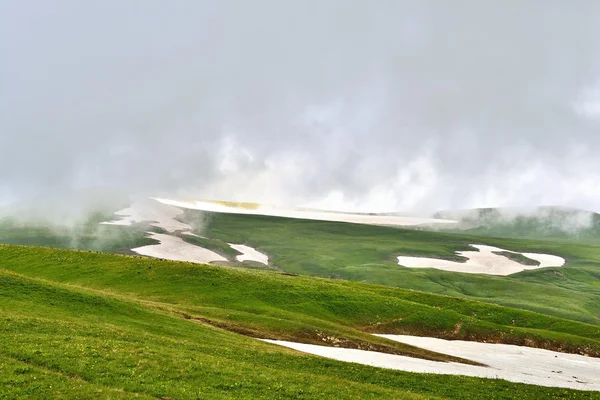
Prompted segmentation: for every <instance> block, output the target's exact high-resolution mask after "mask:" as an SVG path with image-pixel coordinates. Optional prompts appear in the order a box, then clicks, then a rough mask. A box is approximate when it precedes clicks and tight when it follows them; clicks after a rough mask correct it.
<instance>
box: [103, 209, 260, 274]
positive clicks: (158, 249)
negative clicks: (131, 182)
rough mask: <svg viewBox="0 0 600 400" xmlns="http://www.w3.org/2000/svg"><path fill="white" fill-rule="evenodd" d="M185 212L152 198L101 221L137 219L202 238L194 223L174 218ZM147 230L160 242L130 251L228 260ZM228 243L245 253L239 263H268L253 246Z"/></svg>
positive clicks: (127, 222)
mask: <svg viewBox="0 0 600 400" xmlns="http://www.w3.org/2000/svg"><path fill="white" fill-rule="evenodd" d="M182 213H183V211H182V210H181V209H179V208H177V207H173V206H170V205H166V204H162V203H160V202H158V201H156V200H153V199H149V200H147V201H136V202H134V203H133V204H131V206H130V207H128V208H125V209H123V210H120V211H117V212H116V213H115V214H116V215H119V216H122V217H123V218H122V219H118V220H114V221H106V222H101V224H104V225H124V226H130V225H132V224H134V223H138V222H150V225H152V226H156V227H159V228H162V229H164V230H166V231H167V232H170V233H174V232H177V231H179V232H180V233H181V234H182V235H188V236H195V237H201V236H199V235H196V234H195V233H193V232H191V230H192V227H191V226H189V225H187V224H184V223H182V222H179V221H177V220H175V217H177V216H178V215H180V214H182ZM146 233H147V234H148V236H149V237H151V238H152V239H156V240H158V241H159V244H153V245H148V246H142V247H136V248H134V249H131V251H133V252H135V253H137V254H140V255H144V256H148V257H155V258H164V259H166V260H175V261H189V262H196V263H202V264H208V263H210V262H213V261H227V259H226V258H225V257H223V256H221V255H219V254H217V253H215V252H214V251H211V250H208V249H204V248H202V247H200V246H197V245H194V244H191V243H187V242H186V241H184V240H182V239H181V238H179V237H177V236H173V235H166V234H160V233H155V232H146ZM228 244H229V246H231V247H232V248H234V249H236V250H237V251H239V252H240V253H242V254H240V255H238V256H237V257H236V258H237V260H238V261H240V262H242V261H245V260H250V261H257V262H259V263H263V264H265V265H268V264H269V257H268V256H267V255H266V254H263V253H261V252H259V251H258V250H256V249H254V248H253V247H250V246H248V245H242V244H233V243H228Z"/></svg>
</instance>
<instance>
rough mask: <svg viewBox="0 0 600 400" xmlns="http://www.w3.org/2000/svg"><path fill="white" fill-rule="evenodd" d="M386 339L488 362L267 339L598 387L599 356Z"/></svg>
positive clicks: (343, 357)
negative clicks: (430, 358)
mask: <svg viewBox="0 0 600 400" xmlns="http://www.w3.org/2000/svg"><path fill="white" fill-rule="evenodd" d="M378 336H382V337H386V338H388V339H391V340H395V341H398V342H402V343H406V344H410V345H413V346H417V347H421V348H424V349H428V350H432V351H436V352H438V353H445V354H449V355H453V356H456V357H461V358H464V359H468V360H472V361H477V362H479V363H482V364H485V365H487V366H485V367H481V366H475V365H467V364H460V363H455V362H440V361H429V360H423V359H420V358H412V357H405V356H397V355H393V354H385V353H379V352H375V351H366V350H356V349H344V348H339V347H326V346H318V345H312V344H304V343H295V342H287V341H282V340H267V339H263V340H264V341H266V342H269V343H274V344H278V345H281V346H285V347H289V348H292V349H295V350H298V351H302V352H304V353H309V354H314V355H318V356H322V357H327V358H331V359H334V360H338V361H345V362H354V363H358V364H365V365H371V366H374V367H381V368H389V369H395V370H401V371H409V372H420V373H434V374H444V375H465V376H474V377H480V378H498V379H505V380H507V381H511V382H520V383H528V384H533V385H540V386H548V387H563V388H571V389H579V390H595V391H600V373H599V371H600V358H593V357H586V356H580V355H575V354H565V353H558V352H554V351H549V350H542V349H534V348H529V347H522V346H513V345H506V344H492V343H477V342H465V341H458V340H454V341H451V340H443V339H437V338H429V337H417V336H404V335H378Z"/></svg>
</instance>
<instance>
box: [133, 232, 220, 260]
mask: <svg viewBox="0 0 600 400" xmlns="http://www.w3.org/2000/svg"><path fill="white" fill-rule="evenodd" d="M149 234H150V237H151V238H152V239H156V240H158V241H160V244H151V245H148V246H142V247H136V248H135V249H131V251H133V252H136V253H137V254H140V255H143V256H149V257H155V258H165V259H167V260H175V261H191V262H197V263H205V264H207V263H210V262H212V261H227V259H226V258H225V257H223V256H221V255H219V254H217V253H215V252H214V251H210V250H207V249H205V248H202V247H199V246H195V245H193V244H189V243H187V242H185V241H184V240H182V239H181V238H178V237H177V236H171V235H164V234H162V233H154V232H149Z"/></svg>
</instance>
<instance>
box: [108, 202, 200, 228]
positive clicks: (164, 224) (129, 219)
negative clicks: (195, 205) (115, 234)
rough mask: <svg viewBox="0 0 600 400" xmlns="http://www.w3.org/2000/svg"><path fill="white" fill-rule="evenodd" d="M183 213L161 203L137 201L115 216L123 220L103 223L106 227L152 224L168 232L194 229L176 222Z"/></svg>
mask: <svg viewBox="0 0 600 400" xmlns="http://www.w3.org/2000/svg"><path fill="white" fill-rule="evenodd" d="M182 213H183V211H182V210H180V209H179V208H176V207H171V206H169V205H165V204H162V203H159V202H157V201H155V200H147V201H136V202H134V203H133V204H131V206H130V207H128V208H125V209H123V210H119V211H117V212H116V213H115V215H119V216H122V217H123V218H121V219H118V220H114V221H106V222H101V224H104V225H124V226H129V225H132V224H134V223H137V222H145V221H148V222H151V223H150V225H152V226H156V227H158V228H162V229H164V230H166V231H168V232H175V231H179V230H190V229H192V228H191V227H190V226H189V225H187V224H184V223H182V222H179V221H176V220H175V219H174V218H175V217H176V216H178V215H180V214H182Z"/></svg>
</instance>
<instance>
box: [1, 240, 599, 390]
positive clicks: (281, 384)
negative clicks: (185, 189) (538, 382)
mask: <svg viewBox="0 0 600 400" xmlns="http://www.w3.org/2000/svg"><path fill="white" fill-rule="evenodd" d="M0 260H1V261H0V268H2V270H0V304H1V305H2V307H1V309H0V310H1V318H2V320H1V323H0V331H1V333H2V334H1V335H0V342H1V343H0V358H1V360H2V362H1V363H0V365H2V367H0V368H1V369H2V372H3V373H2V375H1V376H2V378H0V384H1V385H0V387H1V389H0V393H2V395H3V396H4V397H6V398H14V397H19V396H20V397H23V398H25V397H38V398H48V397H61V398H82V397H83V398H87V397H95V398H128V397H134V396H140V397H141V398H146V397H148V398H169V397H171V398H437V397H439V398H491V397H493V398H507V399H508V398H600V395H598V394H596V393H591V392H577V391H571V390H563V389H548V388H539V387H535V386H529V385H522V384H513V383H508V382H504V381H497V380H487V379H476V378H462V377H453V376H436V375H423V374H411V373H402V372H397V371H389V370H381V369H376V368H371V367H366V366H359V365H354V364H344V363H339V362H335V361H330V360H325V359H319V358H315V357H309V356H305V355H301V354H299V353H295V352H293V351H289V350H284V349H282V348H279V347H276V346H271V345H268V344H265V343H262V342H259V341H256V340H254V339H251V338H249V337H247V336H245V335H240V334H237V333H236V332H241V333H244V334H246V335H251V336H257V337H269V338H279V339H292V340H297V341H304V342H308V343H321V344H325V343H327V340H329V339H326V340H325V341H324V340H323V339H324V338H335V339H336V340H339V341H340V342H341V343H342V344H343V345H344V346H349V347H361V348H373V349H378V350H384V351H387V352H392V353H397V354H412V355H417V356H419V357H424V358H430V359H436V358H438V359H439V358H440V355H437V354H435V353H430V352H426V351H424V350H420V349H415V348H411V347H409V346H404V345H400V344H397V343H395V342H388V341H386V340H384V339H381V338H374V337H373V336H371V335H368V334H366V333H365V332H367V331H368V332H386V333H392V332H406V333H419V332H420V333H427V334H432V335H438V336H452V335H458V336H460V337H469V335H471V336H478V337H479V335H489V338H490V340H494V339H493V338H496V339H497V340H500V339H502V340H508V341H512V340H515V341H524V342H526V344H530V345H541V346H547V345H552V344H553V343H554V344H558V343H560V344H561V346H564V348H565V350H568V349H570V350H573V351H577V352H596V351H597V350H598V349H600V330H599V329H598V328H597V327H596V326H593V325H587V324H582V323H578V322H573V321H567V320H560V319H557V318H552V317H547V316H543V315H539V314H534V313H529V312H525V311H520V310H514V309H507V308H504V307H498V306H493V305H486V304H484V303H478V302H473V301H468V300H461V299H456V298H448V297H445V296H437V295H431V294H426V293H420V292H414V291H409V290H402V289H394V288H389V287H383V286H378V285H369V284H361V283H353V282H345V281H340V280H331V279H315V278H308V277H301V276H289V275H284V274H281V273H277V272H266V271H252V270H244V269H237V268H221V267H211V266H202V265H197V264H190V263H179V262H168V261H161V260H152V259H144V258H137V257H130V256H118V255H109V254H98V253H89V252H73V251H67V250H57V249H47V248H30V247H20V246H0ZM457 325H459V329H458V333H456V334H454V333H453V332H455V331H457V329H456V328H457ZM498 332H500V334H498ZM330 344H331V343H330ZM442 357H443V356H442ZM540 396H541V397H540Z"/></svg>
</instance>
